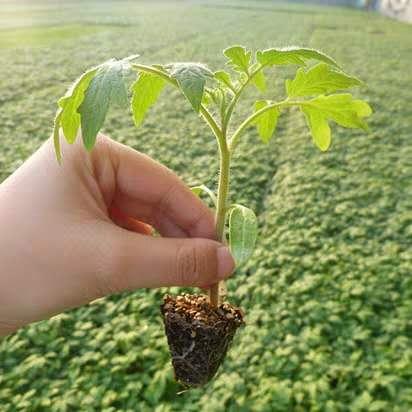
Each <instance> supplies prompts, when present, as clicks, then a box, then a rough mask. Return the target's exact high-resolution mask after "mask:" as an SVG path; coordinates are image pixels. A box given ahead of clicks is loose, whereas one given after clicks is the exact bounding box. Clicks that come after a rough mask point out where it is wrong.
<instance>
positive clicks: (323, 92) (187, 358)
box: [53, 46, 372, 386]
mask: <svg viewBox="0 0 412 412" xmlns="http://www.w3.org/2000/svg"><path fill="white" fill-rule="evenodd" d="M223 53H224V55H225V56H226V58H227V66H228V69H229V70H218V71H215V72H213V71H211V70H210V69H209V68H208V67H207V66H206V65H204V64H201V63H181V62H179V63H170V64H166V65H143V64H138V63H135V62H134V61H135V59H136V58H137V57H138V56H131V57H128V58H126V59H122V60H116V59H112V60H109V61H107V62H105V63H103V64H101V65H99V66H97V67H94V68H92V69H90V70H88V71H87V72H86V73H84V74H83V75H82V76H81V77H80V78H79V79H78V80H77V81H76V82H75V83H74V84H73V86H72V87H71V88H70V89H69V91H68V92H67V93H66V95H65V96H64V97H62V98H61V99H60V100H59V102H58V105H59V109H58V111H57V114H56V118H55V123H54V132H53V136H54V144H55V150H56V156H57V159H58V161H59V162H60V161H61V151H60V129H62V132H63V135H64V137H65V138H66V140H67V141H68V142H69V143H73V142H74V141H75V140H76V137H77V136H78V131H79V129H81V138H82V139H83V143H84V146H85V148H86V149H87V150H91V149H92V148H93V146H94V144H95V142H96V137H97V134H98V132H99V131H100V129H101V128H102V126H103V123H104V120H105V117H106V113H107V111H108V109H109V107H110V105H111V104H116V105H120V106H124V107H127V105H128V91H127V87H126V79H125V74H126V73H133V72H135V73H136V75H137V78H136V80H135V82H134V83H133V85H132V86H131V102H130V105H131V110H132V114H133V119H134V122H135V124H136V126H139V125H140V124H141V123H142V121H143V119H144V117H145V115H146V114H147V112H148V110H149V109H150V108H151V107H152V106H153V105H154V104H155V103H156V101H157V99H158V98H159V96H160V94H161V93H162V91H163V90H164V89H165V88H166V87H174V88H177V89H178V90H180V91H181V92H182V93H183V95H184V96H185V97H186V99H187V100H188V102H189V103H190V104H191V106H192V108H193V110H194V111H195V112H196V113H198V114H199V117H200V118H201V119H202V120H203V121H204V122H206V124H207V125H208V126H209V128H210V129H211V131H212V134H213V135H214V137H215V138H216V142H217V145H218V151H219V159H220V168H219V183H218V189H217V193H214V192H213V191H212V190H211V189H209V188H207V187H206V186H205V185H201V186H196V187H194V188H192V190H193V192H194V193H196V194H198V195H199V194H200V193H202V192H203V193H204V194H206V195H208V196H210V198H211V200H212V202H213V203H214V205H215V210H216V234H217V238H218V240H220V241H222V242H224V243H226V242H228V243H229V246H230V249H231V251H232V254H233V256H234V258H235V261H236V264H237V266H239V265H241V264H243V263H244V262H246V260H247V259H248V258H249V257H250V256H251V254H252V252H253V249H254V245H255V242H256V237H257V220H256V216H255V214H254V212H253V211H252V210H251V209H249V208H247V207H246V206H243V205H240V204H237V203H233V202H232V201H230V200H229V189H230V164H231V160H232V157H233V154H234V152H235V150H236V147H237V144H238V142H239V140H240V139H241V138H242V135H244V133H245V132H246V131H247V130H248V128H249V127H250V126H254V127H256V128H257V131H258V134H259V136H260V138H261V140H262V141H263V143H268V142H269V141H270V139H271V138H272V137H273V135H274V134H275V130H276V126H277V123H278V120H279V117H280V116H281V114H282V113H283V112H284V111H285V110H287V109H289V108H291V107H296V108H298V109H299V110H300V111H301V112H302V113H303V115H304V116H305V118H306V122H307V125H308V127H309V130H310V132H311V135H312V139H313V141H314V143H315V145H316V146H317V147H318V148H319V149H320V150H321V151H326V150H327V149H328V148H329V146H330V143H331V129H330V123H331V122H333V123H336V124H338V125H340V126H343V127H347V128H360V129H364V130H367V124H366V122H365V118H366V117H368V116H369V115H370V114H371V113H372V110H371V108H370V107H369V105H368V104H367V103H366V102H364V101H362V100H358V99H355V98H353V97H352V95H351V94H349V93H337V92H341V91H344V90H347V89H349V88H351V87H354V86H360V85H362V83H361V81H360V80H358V79H357V78H355V77H352V76H350V75H348V74H346V73H345V72H343V71H342V70H341V68H340V67H339V66H338V64H337V63H336V62H335V60H333V59H332V58H331V57H329V56H327V55H326V54H324V53H322V52H320V51H318V50H314V49H309V48H302V47H288V48H272V49H267V50H263V51H257V52H256V53H255V54H254V55H252V52H251V51H249V50H247V49H246V48H244V47H242V46H233V47H229V48H227V49H225V50H224V52H223ZM309 62H315V64H314V65H312V66H308V65H307V64H308V63H309ZM287 65H292V66H298V70H297V72H296V74H295V76H294V78H293V79H289V80H286V83H285V92H286V93H285V98H284V99H283V100H280V101H273V100H271V99H262V100H258V101H256V102H255V104H254V106H253V108H252V113H251V114H250V115H249V116H248V117H247V118H246V119H244V120H243V122H241V123H240V124H239V125H237V127H234V126H233V125H232V122H231V121H232V115H233V113H234V110H235V108H236V106H237V104H238V103H239V100H240V98H241V97H242V95H243V94H244V92H245V90H246V89H247V88H248V87H249V86H254V87H256V88H257V89H258V91H260V92H261V93H262V94H263V93H265V92H266V83H267V81H266V78H265V74H264V73H265V71H266V70H268V69H270V68H273V67H275V66H287ZM226 226H227V227H228V239H227V238H226ZM223 291H224V288H223V287H222V285H219V284H216V285H213V286H212V287H211V289H210V290H209V299H208V301H206V298H204V297H201V296H197V295H192V296H189V295H185V296H180V297H177V298H173V297H170V296H167V297H166V298H165V302H164V304H163V306H162V313H163V317H164V320H165V326H166V333H167V335H168V341H169V346H170V349H171V353H172V357H173V365H174V367H175V373H176V377H177V378H178V379H179V380H180V381H182V382H183V383H185V384H186V385H189V386H194V385H201V384H204V383H206V382H207V381H208V380H210V379H211V378H212V377H213V375H214V374H215V373H216V371H217V369H218V367H219V365H220V363H221V362H222V360H223V358H224V356H225V354H226V350H227V347H228V345H229V344H230V342H231V340H232V338H233V335H234V333H235V331H236V329H237V328H238V326H239V325H240V324H242V313H241V312H240V311H239V310H238V309H236V308H234V307H233V306H231V305H230V304H228V303H223V302H222V300H223V299H222V298H223V294H224V292H223ZM188 331H189V332H188Z"/></svg>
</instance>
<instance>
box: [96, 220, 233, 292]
mask: <svg viewBox="0 0 412 412" xmlns="http://www.w3.org/2000/svg"><path fill="white" fill-rule="evenodd" d="M111 232H112V233H111V234H110V237H111V239H112V240H113V248H112V250H113V254H112V256H111V259H112V262H111V264H109V265H108V266H109V267H111V272H110V273H109V274H108V275H107V276H108V278H107V279H105V280H104V283H105V284H107V285H109V289H110V292H119V291H123V290H132V289H136V288H142V287H160V286H199V287H200V286H202V287H205V286H209V285H212V284H214V283H216V282H218V281H219V280H222V279H225V278H226V277H227V276H229V275H230V273H231V272H232V271H233V269H234V261H233V258H232V256H231V254H230V252H229V250H228V248H227V247H225V246H223V245H222V244H221V243H218V242H215V241H213V240H209V239H201V238H189V239H176V238H160V237H158V238H153V237H149V236H143V235H138V234H136V233H133V232H129V231H125V230H123V229H121V228H117V227H115V228H113V230H112V231H111Z"/></svg>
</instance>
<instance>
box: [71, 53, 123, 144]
mask: <svg viewBox="0 0 412 412" xmlns="http://www.w3.org/2000/svg"><path fill="white" fill-rule="evenodd" d="M126 67H128V62H127V61H124V60H114V59H113V60H110V61H108V62H106V63H104V64H102V65H101V66H99V68H98V70H97V72H96V74H95V76H94V77H93V79H92V80H91V82H90V84H89V87H88V88H87V90H86V92H85V97H84V100H83V102H82V104H81V105H80V107H79V110H78V111H79V113H80V116H81V128H82V137H83V142H84V145H85V147H86V148H87V149H88V150H91V149H92V148H93V146H94V143H95V141H96V136H97V133H99V131H100V129H101V127H102V126H103V123H104V120H105V118H106V114H107V111H108V109H109V106H110V104H112V103H114V104H117V105H120V106H126V105H127V91H126V86H125V84H124V81H123V71H124V70H125V68H126Z"/></svg>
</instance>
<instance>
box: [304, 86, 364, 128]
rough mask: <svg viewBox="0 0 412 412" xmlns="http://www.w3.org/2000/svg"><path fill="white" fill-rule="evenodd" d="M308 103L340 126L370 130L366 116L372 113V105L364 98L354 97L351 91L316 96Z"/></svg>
mask: <svg viewBox="0 0 412 412" xmlns="http://www.w3.org/2000/svg"><path fill="white" fill-rule="evenodd" d="M306 105H307V106H309V107H310V108H311V109H313V110H317V111H319V112H321V113H322V114H323V115H324V117H326V118H327V119H328V120H333V121H334V122H336V123H337V124H339V125H340V126H343V127H348V128H354V129H356V128H359V129H363V130H368V125H367V124H366V122H365V120H364V117H368V116H370V115H371V114H372V109H371V107H370V106H369V105H368V103H366V102H364V101H363V100H356V99H354V98H353V97H352V95H351V94H349V93H343V94H332V95H330V96H319V97H315V98H314V99H311V100H308V101H306V102H305V106H306Z"/></svg>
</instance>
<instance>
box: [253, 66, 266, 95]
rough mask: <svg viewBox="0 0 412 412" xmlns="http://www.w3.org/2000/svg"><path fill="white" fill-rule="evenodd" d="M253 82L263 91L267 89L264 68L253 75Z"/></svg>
mask: <svg viewBox="0 0 412 412" xmlns="http://www.w3.org/2000/svg"><path fill="white" fill-rule="evenodd" d="M253 83H254V85H255V86H256V88H257V89H258V90H259V91H260V92H261V93H263V92H265V91H266V79H265V75H264V73H263V70H259V71H258V72H257V73H256V74H255V75H254V76H253Z"/></svg>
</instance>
